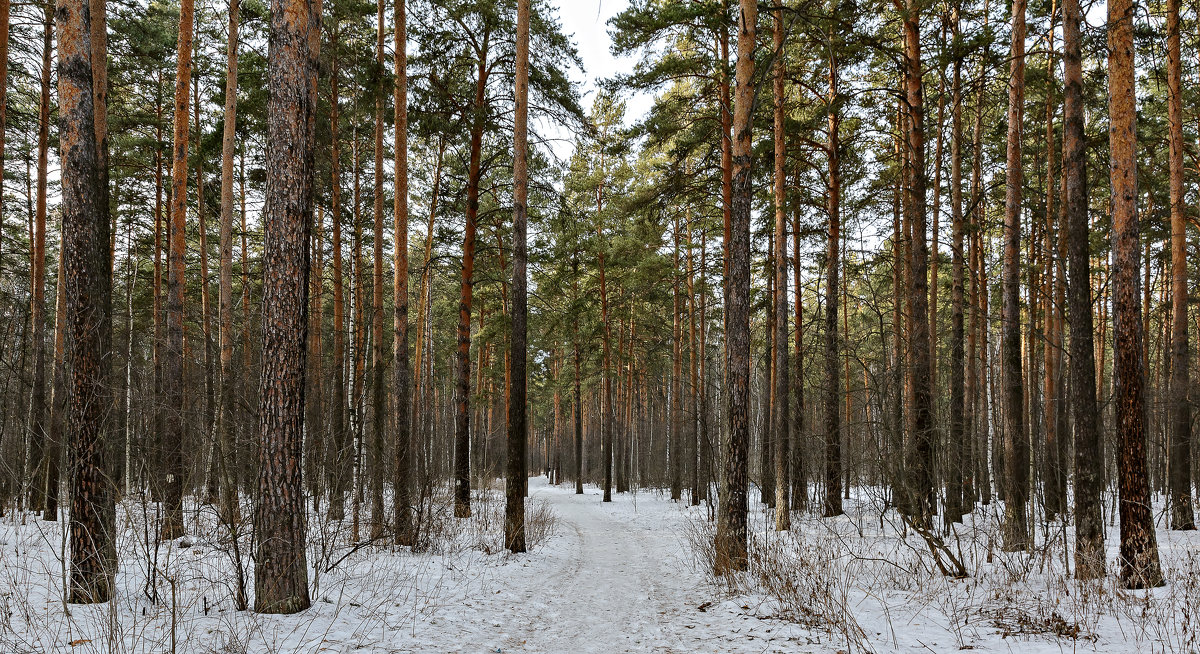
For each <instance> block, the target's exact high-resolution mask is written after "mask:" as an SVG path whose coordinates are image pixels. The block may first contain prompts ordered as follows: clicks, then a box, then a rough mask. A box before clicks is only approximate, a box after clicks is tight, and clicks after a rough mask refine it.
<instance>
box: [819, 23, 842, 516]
mask: <svg viewBox="0 0 1200 654" xmlns="http://www.w3.org/2000/svg"><path fill="white" fill-rule="evenodd" d="M836 47H837V46H836V45H835V43H834V40H833V32H832V30H831V31H830V33H829V43H828V48H829V97H828V98H826V100H825V106H826V113H827V118H828V128H827V129H828V134H827V138H828V142H827V143H826V145H825V153H826V156H828V157H829V173H828V174H829V176H828V178H827V182H826V183H827V187H826V193H827V196H828V198H827V204H826V211H827V212H828V214H829V216H828V217H829V235H828V241H827V245H826V248H825V501H824V507H823V509H822V514H823V515H824V516H825V517H827V518H829V517H833V516H836V515H841V514H842V420H841V416H842V408H841V402H840V399H841V391H842V378H841V371H840V369H839V367H838V356H839V353H840V350H841V343H840V342H839V337H840V333H839V332H838V325H837V316H838V298H839V291H838V285H839V283H840V280H839V278H838V273H839V272H840V269H841V262H840V255H841V240H842V231H841V230H842V224H841V218H842V216H841V194H842V188H841V183H842V182H841V161H840V160H839V152H838V150H839V149H840V147H841V146H840V144H839V142H838V130H839V129H840V125H841V116H840V115H839V114H838V109H837V108H836V106H835V104H836V101H837V94H838V58H837V51H836Z"/></svg>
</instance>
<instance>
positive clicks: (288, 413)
mask: <svg viewBox="0 0 1200 654" xmlns="http://www.w3.org/2000/svg"><path fill="white" fill-rule="evenodd" d="M320 33H321V3H320V0H272V3H271V27H270V41H271V54H270V58H269V61H268V72H267V80H268V88H269V89H270V100H269V102H268V112H267V115H268V116H269V118H268V121H267V139H268V142H270V143H287V144H290V146H291V147H287V148H269V149H268V150H267V161H266V169H267V171H268V174H267V191H266V203H267V204H266V210H265V212H264V232H263V248H264V249H263V303H262V314H263V318H262V331H263V363H262V365H263V370H262V381H261V383H260V395H259V396H260V398H261V404H260V409H259V432H260V437H261V449H260V452H259V476H258V504H257V506H256V507H255V519H254V527H255V530H256V532H257V535H258V537H257V540H258V553H257V557H256V559H255V563H256V566H255V569H254V594H255V597H254V610H255V611H256V612H258V613H296V612H298V611H303V610H304V609H307V608H308V606H309V598H308V565H307V562H306V558H305V551H304V542H305V507H304V484H303V479H302V473H301V470H302V468H301V465H300V459H301V455H302V447H303V443H304V403H305V397H304V390H305V387H304V374H305V372H306V366H305V364H306V361H305V357H306V354H307V352H308V351H307V348H306V344H307V339H308V334H307V332H308V320H307V315H306V314H307V312H308V289H309V284H308V273H309V251H308V248H309V234H308V231H309V228H310V227H311V225H312V219H311V218H312V210H313V183H312V172H313V150H314V144H315V138H314V136H315V134H314V132H315V129H314V126H315V122H316V121H314V120H313V115H314V112H315V111H316V108H317V97H316V88H317V87H316V75H317V62H318V59H319V55H320Z"/></svg>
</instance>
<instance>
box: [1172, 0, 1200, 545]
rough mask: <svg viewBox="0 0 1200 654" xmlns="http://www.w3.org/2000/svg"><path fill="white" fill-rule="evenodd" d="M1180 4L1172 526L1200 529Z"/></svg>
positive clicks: (1175, 18)
mask: <svg viewBox="0 0 1200 654" xmlns="http://www.w3.org/2000/svg"><path fill="white" fill-rule="evenodd" d="M1179 5H1180V0H1168V1H1167V118H1168V120H1169V122H1170V132H1169V138H1170V162H1169V163H1170V177H1171V179H1170V192H1171V327H1172V329H1171V445H1170V450H1171V454H1170V463H1169V468H1170V471H1171V472H1170V505H1171V528H1172V529H1179V530H1190V529H1195V528H1196V519H1195V514H1194V512H1193V511H1192V474H1191V473H1192V411H1191V405H1190V404H1189V399H1188V390H1189V387H1190V386H1191V380H1190V375H1189V361H1188V287H1187V286H1188V279H1187V219H1186V215H1185V211H1186V207H1185V205H1184V201H1185V200H1184V187H1183V148H1184V144H1183V93H1182V88H1181V87H1182V78H1183V73H1182V71H1181V67H1182V64H1181V53H1180V45H1179V41H1180V37H1179Z"/></svg>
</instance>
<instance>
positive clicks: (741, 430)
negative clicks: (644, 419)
mask: <svg viewBox="0 0 1200 654" xmlns="http://www.w3.org/2000/svg"><path fill="white" fill-rule="evenodd" d="M740 4H741V12H740V15H739V18H738V48H737V49H738V55H737V65H736V68H735V71H736V72H735V75H736V78H737V102H736V104H735V105H734V116H733V133H734V135H735V136H734V139H733V147H732V162H733V167H732V170H733V185H732V189H733V203H732V210H731V212H730V238H729V240H727V241H726V242H727V243H728V247H729V272H728V274H727V275H726V278H725V289H726V293H727V295H728V298H729V301H728V304H727V305H726V306H727V310H726V322H727V323H728V327H727V329H726V348H725V361H726V366H727V367H728V376H729V384H728V385H729V391H728V401H729V412H728V420H729V435H728V441H727V442H726V446H725V456H724V460H725V469H724V473H723V474H722V476H721V495H720V505H719V506H718V512H717V533H716V539H715V548H716V560H715V562H714V565H715V568H716V569H715V572H716V573H717V574H725V573H728V572H733V571H737V570H745V569H746V566H747V564H748V561H747V552H746V537H747V534H746V512H747V497H746V496H747V476H746V464H747V460H746V459H747V450H748V449H749V443H750V411H749V409H750V200H751V197H750V196H751V190H752V189H751V184H752V181H753V180H752V175H751V172H752V171H751V168H752V165H753V152H752V150H751V133H750V132H751V122H752V121H751V105H752V104H753V99H754V50H755V47H754V46H755V39H756V38H757V36H756V35H757V33H758V5H757V3H755V2H754V0H740Z"/></svg>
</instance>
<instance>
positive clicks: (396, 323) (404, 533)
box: [392, 0, 442, 545]
mask: <svg viewBox="0 0 1200 654" xmlns="http://www.w3.org/2000/svg"><path fill="white" fill-rule="evenodd" d="M394 22H395V31H396V33H395V37H394V38H395V54H394V55H393V60H392V67H393V72H394V73H395V76H396V86H395V88H394V89H393V99H392V103H393V106H394V111H395V123H396V141H395V144H394V150H395V155H394V156H395V162H394V168H395V175H396V193H395V195H396V197H395V200H394V201H393V208H392V212H393V215H394V220H395V225H394V226H393V229H394V231H395V234H396V236H395V238H396V243H395V255H394V259H393V262H392V265H393V267H394V268H395V272H394V275H395V277H394V279H393V287H392V295H393V303H394V307H395V309H394V311H393V318H392V322H393V336H392V338H393V342H392V375H393V377H392V392H393V401H392V410H393V411H395V412H396V461H395V466H394V468H393V476H392V498H393V500H392V502H393V506H392V515H393V519H394V520H395V523H394V529H395V542H396V544H397V545H412V544H413V534H412V509H411V505H412V499H411V495H412V415H411V414H410V413H409V408H410V407H411V406H412V401H413V392H412V383H411V381H410V379H411V377H412V371H411V370H410V368H409V363H408V52H407V47H408V17H407V13H406V11H405V6H404V0H396V3H395V9H394ZM441 157H442V155H441V151H440V150H439V152H438V171H437V175H436V178H437V179H436V181H435V182H434V191H433V200H432V202H433V203H436V202H437V192H438V188H437V187H438V184H439V183H440V182H441V162H442V158H441ZM433 206H434V207H436V206H437V205H436V204H434V205H433ZM433 216H434V211H433V209H432V208H431V210H430V212H429V221H430V224H429V230H428V231H429V233H428V235H427V238H432V236H433ZM428 250H429V247H428V246H427V247H426V255H425V258H426V264H425V265H429V261H428V260H429V256H430V253H429V251H428ZM422 286H424V285H422ZM421 301H422V302H423V301H424V295H422V298H421ZM418 322H420V319H419V318H418ZM420 340H421V339H420V338H418V339H417V341H418V343H417V347H418V348H420V347H421V343H420ZM417 360H418V362H419V361H420V357H419V356H418V357H417ZM419 365H420V364H419V363H418V367H419ZM418 374H420V373H419V372H418Z"/></svg>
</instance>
